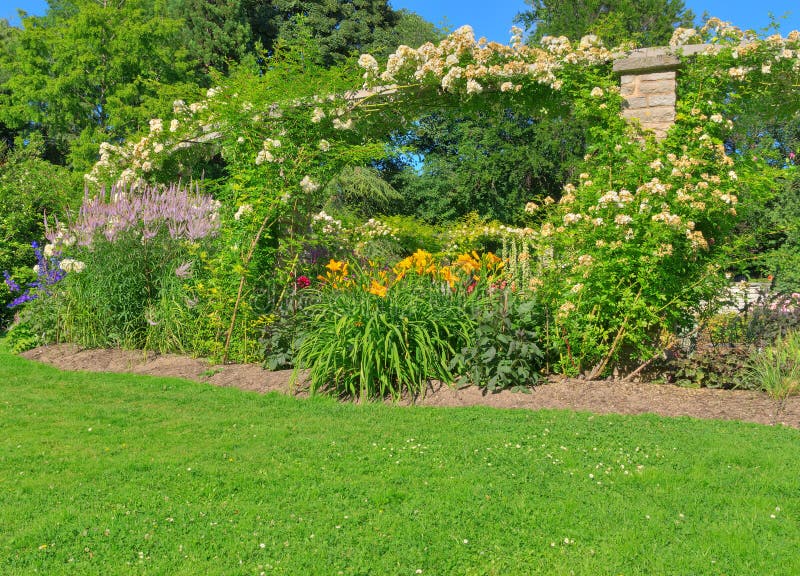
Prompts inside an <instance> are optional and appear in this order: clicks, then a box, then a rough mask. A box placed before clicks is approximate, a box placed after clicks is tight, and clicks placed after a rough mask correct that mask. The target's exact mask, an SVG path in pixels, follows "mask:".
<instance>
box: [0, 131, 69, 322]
mask: <svg viewBox="0 0 800 576" xmlns="http://www.w3.org/2000/svg"><path fill="white" fill-rule="evenodd" d="M43 151H44V143H43V142H42V139H41V137H40V136H38V134H36V133H34V134H33V135H31V137H30V139H29V140H28V141H27V142H23V140H22V139H21V138H20V139H18V140H17V142H16V143H15V146H14V148H13V149H12V150H0V239H2V241H0V272H3V271H8V272H9V273H10V275H11V276H13V277H14V279H15V280H16V281H17V283H19V284H20V285H26V284H27V283H28V282H32V281H34V279H35V276H36V275H35V274H34V273H33V272H32V271H31V268H32V267H33V265H34V264H36V256H35V254H34V250H33V248H32V247H31V242H33V241H40V240H41V239H42V238H44V224H43V214H45V213H46V214H47V215H48V216H52V215H56V214H61V213H63V212H64V211H65V210H66V209H67V208H68V207H69V205H70V204H71V203H72V202H74V201H75V200H76V199H77V198H78V197H79V196H78V195H77V194H75V193H74V192H73V191H74V190H76V189H77V188H76V186H75V182H74V181H72V176H71V175H70V173H69V172H68V171H67V170H66V169H65V168H62V167H59V166H54V165H53V164H50V163H49V162H47V161H45V160H42V159H41V158H40V156H41V155H42V153H43ZM14 298H15V295H14V294H12V293H11V291H10V290H8V288H7V287H6V286H5V285H0V327H2V326H4V325H5V324H7V323H8V322H9V321H10V320H11V317H12V314H13V313H12V312H11V310H10V309H9V308H7V307H6V305H7V304H8V303H9V302H11V300H13V299H14Z"/></svg>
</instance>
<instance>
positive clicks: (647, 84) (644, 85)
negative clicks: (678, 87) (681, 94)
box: [638, 78, 675, 95]
mask: <svg viewBox="0 0 800 576" xmlns="http://www.w3.org/2000/svg"><path fill="white" fill-rule="evenodd" d="M638 93H639V94H641V95H647V94H674V93H675V80H653V81H648V80H646V79H645V78H642V79H641V81H640V82H639V90H638Z"/></svg>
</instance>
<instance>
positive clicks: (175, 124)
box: [169, 118, 180, 132]
mask: <svg viewBox="0 0 800 576" xmlns="http://www.w3.org/2000/svg"><path fill="white" fill-rule="evenodd" d="M179 125H180V122H178V119H177V118H173V119H172V120H171V121H170V123H169V131H170V132H175V130H177V129H178V126H179Z"/></svg>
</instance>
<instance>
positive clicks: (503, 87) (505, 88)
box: [500, 82, 514, 92]
mask: <svg viewBox="0 0 800 576" xmlns="http://www.w3.org/2000/svg"><path fill="white" fill-rule="evenodd" d="M513 89H514V83H513V82H503V83H502V84H500V92H510V91H511V90H513Z"/></svg>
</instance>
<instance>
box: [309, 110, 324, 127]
mask: <svg viewBox="0 0 800 576" xmlns="http://www.w3.org/2000/svg"><path fill="white" fill-rule="evenodd" d="M323 118H325V112H324V111H323V110H322V108H314V111H313V112H312V113H311V121H312V122H313V123H314V124H319V123H320V122H321V121H322V119H323Z"/></svg>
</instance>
